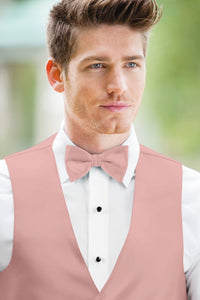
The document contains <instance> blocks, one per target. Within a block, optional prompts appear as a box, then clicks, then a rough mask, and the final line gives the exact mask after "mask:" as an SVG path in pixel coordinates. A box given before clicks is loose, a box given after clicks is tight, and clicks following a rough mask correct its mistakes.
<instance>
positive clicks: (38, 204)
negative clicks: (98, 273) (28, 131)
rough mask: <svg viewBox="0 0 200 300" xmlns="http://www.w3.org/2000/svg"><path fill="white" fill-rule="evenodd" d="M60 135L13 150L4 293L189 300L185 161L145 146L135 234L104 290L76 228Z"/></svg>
mask: <svg viewBox="0 0 200 300" xmlns="http://www.w3.org/2000/svg"><path fill="white" fill-rule="evenodd" d="M54 138H55V135H53V136H51V137H50V138H49V139H47V140H45V141H44V142H42V143H40V144H38V145H36V146H35V147H32V148H30V149H28V150H25V151H22V152H19V153H17V154H13V155H10V156H8V157H6V162H7V165H8V168H9V172H10V176H11V182H12V189H13V195H14V213H15V223H14V246H13V255H12V259H11V262H10V264H9V266H8V267H7V268H6V269H5V270H4V271H3V272H0V299H2V300H134V299H136V300H186V299H187V295H186V284H185V274H184V270H183V233H182V219H181V218H182V215H181V189H182V166H181V164H180V163H179V162H176V161H174V160H172V159H170V158H168V157H165V156H163V155H160V154H158V153H156V152H154V151H152V150H150V149H149V148H146V147H145V146H142V145H140V147H141V154H140V157H139V162H138V165H137V168H136V182H135V195H134V204H133V212H132V220H131V224H130V228H129V233H128V236H127V238H126V241H125V244H124V246H123V248H122V250H121V252H120V255H119V257H118V259H117V262H116V265H115V267H114V269H113V271H112V273H111V276H110V277H109V279H108V280H107V282H106V284H105V285H104V287H103V289H102V290H101V291H100V292H99V291H98V289H97V288H96V286H95V284H94V282H93V280H92V278H91V276H90V273H89V271H88V268H87V266H86V264H85V261H84V259H83V257H82V254H81V252H80V250H79V246H78V244H77V241H76V238H75V235H74V232H73V228H72V224H71V221H70V217H69V213H68V210H67V207H66V204H65V200H64V196H63V193H62V188H61V185H60V181H59V177H58V173H57V168H56V163H55V159H54V154H53V152H52V142H53V140H54Z"/></svg>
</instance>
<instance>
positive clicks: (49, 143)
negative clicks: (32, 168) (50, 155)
mask: <svg viewBox="0 0 200 300" xmlns="http://www.w3.org/2000/svg"><path fill="white" fill-rule="evenodd" d="M56 134H57V133H55V134H53V135H52V136H50V137H49V138H47V139H46V140H44V141H42V142H40V143H38V144H36V145H34V146H32V147H30V148H27V149H25V150H22V151H19V152H17V153H12V154H9V155H7V156H5V157H4V159H10V158H14V157H17V156H21V155H24V154H28V153H30V152H33V151H39V150H43V149H45V148H49V147H51V146H52V141H53V140H54V139H53V138H54V137H55V136H56ZM48 140H49V141H48ZM43 144H45V145H43Z"/></svg>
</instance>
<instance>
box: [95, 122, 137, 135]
mask: <svg viewBox="0 0 200 300" xmlns="http://www.w3.org/2000/svg"><path fill="white" fill-rule="evenodd" d="M131 125H132V123H131V124H124V125H122V124H115V125H114V126H113V124H110V125H107V126H106V124H104V125H102V126H99V127H98V128H96V131H98V133H102V134H124V133H127V132H129V131H130V129H131Z"/></svg>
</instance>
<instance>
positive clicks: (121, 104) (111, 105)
mask: <svg viewBox="0 0 200 300" xmlns="http://www.w3.org/2000/svg"><path fill="white" fill-rule="evenodd" d="M101 106H103V107H129V106H130V105H128V104H127V103H124V102H113V103H109V104H106V105H101Z"/></svg>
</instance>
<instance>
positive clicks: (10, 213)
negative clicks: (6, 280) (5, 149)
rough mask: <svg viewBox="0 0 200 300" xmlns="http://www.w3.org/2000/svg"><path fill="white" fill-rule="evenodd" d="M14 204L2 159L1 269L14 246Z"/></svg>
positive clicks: (0, 199)
mask: <svg viewBox="0 0 200 300" xmlns="http://www.w3.org/2000/svg"><path fill="white" fill-rule="evenodd" d="M13 206H14V204H13V195H12V187H11V181H10V175H9V171H8V167H7V164H6V161H5V160H4V159H2V160H0V271H3V270H4V269H5V268H6V267H7V266H8V264H9V262H10V259H11V255H12V247H13V226H14V207H13Z"/></svg>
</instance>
